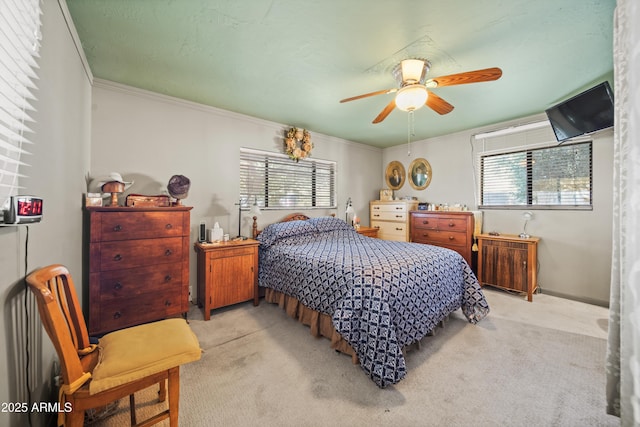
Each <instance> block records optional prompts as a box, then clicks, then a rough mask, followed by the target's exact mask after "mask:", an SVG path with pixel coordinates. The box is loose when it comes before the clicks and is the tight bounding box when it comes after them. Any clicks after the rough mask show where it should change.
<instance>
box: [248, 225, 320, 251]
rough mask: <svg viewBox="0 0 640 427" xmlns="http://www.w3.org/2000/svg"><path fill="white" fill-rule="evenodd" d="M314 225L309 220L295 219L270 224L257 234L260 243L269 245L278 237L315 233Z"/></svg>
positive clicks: (278, 238)
mask: <svg viewBox="0 0 640 427" xmlns="http://www.w3.org/2000/svg"><path fill="white" fill-rule="evenodd" d="M317 231H318V230H317V229H316V227H315V226H314V225H313V224H311V223H309V221H302V220H295V221H287V222H276V223H275V224H270V225H268V226H266V227H265V228H264V230H262V232H261V233H260V234H258V241H259V242H260V244H261V245H265V246H271V245H273V244H274V243H275V242H277V241H278V240H280V239H284V238H285V237H292V236H302V235H306V234H313V233H317Z"/></svg>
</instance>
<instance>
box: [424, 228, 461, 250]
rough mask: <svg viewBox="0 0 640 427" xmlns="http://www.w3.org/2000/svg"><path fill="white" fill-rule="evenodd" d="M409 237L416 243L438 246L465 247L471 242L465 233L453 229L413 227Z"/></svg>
mask: <svg viewBox="0 0 640 427" xmlns="http://www.w3.org/2000/svg"><path fill="white" fill-rule="evenodd" d="M411 237H412V240H413V241H414V242H416V243H427V244H432V245H438V246H462V247H466V246H467V245H470V244H471V242H468V241H467V233H460V232H454V231H440V230H430V229H414V230H413V232H412V233H411Z"/></svg>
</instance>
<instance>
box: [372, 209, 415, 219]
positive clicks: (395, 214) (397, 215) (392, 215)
mask: <svg viewBox="0 0 640 427" xmlns="http://www.w3.org/2000/svg"><path fill="white" fill-rule="evenodd" d="M370 219H371V220H376V219H377V220H379V221H397V222H406V221H407V212H402V211H372V212H371V218H370Z"/></svg>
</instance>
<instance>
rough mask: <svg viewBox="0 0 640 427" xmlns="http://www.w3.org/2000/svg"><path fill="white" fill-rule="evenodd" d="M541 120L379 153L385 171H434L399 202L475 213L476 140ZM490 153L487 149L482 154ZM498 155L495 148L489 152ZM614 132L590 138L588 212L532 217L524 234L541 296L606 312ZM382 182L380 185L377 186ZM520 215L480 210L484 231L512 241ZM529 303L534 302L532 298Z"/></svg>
mask: <svg viewBox="0 0 640 427" xmlns="http://www.w3.org/2000/svg"><path fill="white" fill-rule="evenodd" d="M541 119H544V115H542V116H540V115H537V116H533V117H528V118H523V119H520V120H517V121H511V122H507V123H501V124H496V125H493V126H487V127H484V128H478V129H471V130H469V131H465V132H459V133H455V134H451V135H445V136H442V137H437V138H431V139H427V140H423V141H418V142H414V143H412V144H411V155H410V156H408V155H407V145H406V144H405V145H402V146H397V147H392V148H388V149H385V151H384V154H383V167H386V165H387V164H388V163H389V162H391V161H393V160H399V161H400V162H402V163H403V164H404V166H405V168H407V169H408V166H409V164H410V163H411V161H412V160H413V159H415V158H417V157H423V158H425V159H427V160H428V161H429V163H430V164H431V167H432V169H433V179H432V181H431V184H430V185H429V187H427V188H426V189H425V190H422V191H417V190H414V189H413V188H412V187H411V186H410V185H409V184H408V183H405V185H404V186H403V187H402V188H401V189H400V190H399V191H398V194H399V195H400V196H415V197H417V198H418V199H419V200H420V201H426V202H429V203H437V204H438V203H443V204H444V203H448V204H449V205H453V204H455V203H460V204H466V205H467V206H468V207H469V208H470V209H476V207H477V202H476V197H475V191H474V189H475V188H476V178H475V174H474V166H473V165H474V163H473V160H474V157H475V154H476V153H477V151H478V150H481V149H482V146H481V143H480V142H474V139H473V138H472V136H473V135H474V134H477V133H480V132H485V131H489V130H495V129H501V128H506V127H509V126H513V125H515V124H522V123H529V122H534V121H539V120H541ZM543 141H544V142H549V141H555V138H554V137H553V133H552V132H551V129H550V127H546V128H543V129H540V130H536V131H529V132H527V133H522V134H517V135H512V136H505V137H501V139H500V141H499V142H500V143H501V145H502V146H513V147H517V146H523V145H526V144H530V143H539V142H543ZM486 148H487V149H491V148H490V147H486ZM493 148H496V146H493ZM612 178H613V131H611V130H608V131H603V132H600V133H597V134H595V135H594V136H593V210H592V211H570V210H562V211H558V210H534V211H533V214H534V219H533V220H532V221H530V222H529V224H528V226H527V232H528V233H529V234H531V235H532V236H536V237H540V238H541V241H540V244H539V248H538V261H539V275H538V282H539V285H540V286H541V288H542V292H546V293H550V294H554V295H558V296H563V297H567V298H572V299H577V300H581V301H585V302H589V303H594V304H600V305H608V301H609V281H610V272H611V242H612V240H611V231H612V230H611V227H612V226H611V224H612V208H611V205H612V200H613V199H612V192H611V189H612V185H613V180H612ZM383 183H384V181H383V180H382V181H381V185H384V184H383ZM521 215H522V211H521V210H485V211H484V214H483V216H484V223H483V231H484V232H488V231H498V232H500V233H503V234H518V233H520V232H521V231H522V226H523V221H522V217H521ZM534 302H535V296H534Z"/></svg>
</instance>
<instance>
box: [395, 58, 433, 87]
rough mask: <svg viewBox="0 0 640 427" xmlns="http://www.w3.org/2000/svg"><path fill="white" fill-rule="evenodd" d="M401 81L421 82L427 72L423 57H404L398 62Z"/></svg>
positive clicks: (407, 82) (406, 82)
mask: <svg viewBox="0 0 640 427" xmlns="http://www.w3.org/2000/svg"><path fill="white" fill-rule="evenodd" d="M400 67H401V68H402V81H403V82H404V83H405V84H414V83H422V82H423V81H424V76H425V74H426V73H427V63H426V62H425V61H424V60H423V59H405V60H404V61H402V62H401V63H400Z"/></svg>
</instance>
